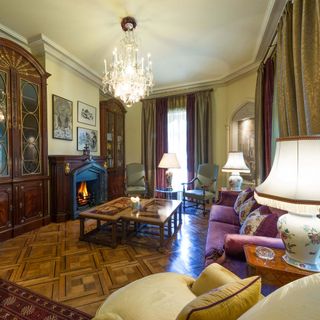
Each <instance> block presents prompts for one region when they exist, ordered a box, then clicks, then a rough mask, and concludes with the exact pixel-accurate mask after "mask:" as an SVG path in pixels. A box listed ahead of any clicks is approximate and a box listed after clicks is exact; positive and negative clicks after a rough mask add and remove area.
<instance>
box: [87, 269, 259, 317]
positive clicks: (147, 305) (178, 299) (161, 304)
mask: <svg viewBox="0 0 320 320" xmlns="http://www.w3.org/2000/svg"><path fill="white" fill-rule="evenodd" d="M238 280H240V279H239V278H238V277H237V276H236V275H234V274H233V273H232V272H230V271H228V270H227V269H225V268H223V267H222V266H221V265H219V264H211V265H210V266H208V267H207V268H206V269H205V270H204V271H203V272H202V273H201V275H200V276H199V278H198V279H197V280H195V279H193V278H192V277H189V276H186V275H183V274H178V273H174V272H164V273H157V274H153V275H150V276H147V277H145V278H142V279H139V280H137V281H135V282H132V283H130V284H128V285H126V286H125V287H123V288H121V289H119V290H117V291H116V292H114V293H112V294H111V295H110V296H109V297H108V298H107V299H106V301H105V302H104V303H103V304H102V305H101V306H100V308H99V309H98V311H97V313H96V316H95V317H94V318H93V320H174V319H176V318H177V317H178V315H179V314H180V313H181V311H182V310H183V309H184V307H185V306H186V305H188V304H189V303H190V302H192V301H194V300H195V299H196V298H197V297H199V296H201V295H202V294H204V293H206V292H208V291H210V290H212V289H214V288H217V287H220V286H222V285H224V284H226V283H231V282H235V281H238ZM259 292H260V287H259V288H257V293H258V296H259ZM179 316H181V315H179ZM180 319H183V318H179V320H180ZM191 319H192V318H191ZM208 319H209V318H208Z"/></svg>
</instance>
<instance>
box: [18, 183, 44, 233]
mask: <svg viewBox="0 0 320 320" xmlns="http://www.w3.org/2000/svg"><path fill="white" fill-rule="evenodd" d="M14 199H17V201H16V202H15V204H16V205H18V208H17V209H18V210H17V211H18V214H17V215H16V217H15V231H14V232H15V235H18V234H20V233H22V232H25V231H26V230H27V229H29V227H30V226H32V227H31V229H34V228H35V227H36V225H37V226H38V227H40V226H41V225H42V217H43V216H44V192H43V182H42V181H28V182H23V183H19V184H16V185H14ZM37 221H38V224H36V222H37Z"/></svg>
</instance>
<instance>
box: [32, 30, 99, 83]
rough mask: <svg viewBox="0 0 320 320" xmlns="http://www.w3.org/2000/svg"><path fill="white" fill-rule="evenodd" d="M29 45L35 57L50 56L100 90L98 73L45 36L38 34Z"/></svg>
mask: <svg viewBox="0 0 320 320" xmlns="http://www.w3.org/2000/svg"><path fill="white" fill-rule="evenodd" d="M28 44H29V46H30V49H31V51H32V53H33V54H34V55H36V56H42V55H45V54H48V55H50V56H51V57H53V58H55V59H56V60H58V61H59V62H60V63H62V64H64V65H66V66H68V67H69V68H71V69H72V70H74V71H76V72H77V73H78V74H80V75H81V76H82V77H84V78H85V79H86V80H88V81H89V82H91V83H93V84H94V85H95V86H97V87H99V88H100V86H101V76H100V75H99V74H98V73H97V72H95V71H94V70H93V69H91V68H90V67H89V66H88V65H86V64H85V63H84V62H83V61H81V60H80V59H78V58H77V57H76V56H74V55H73V54H71V53H70V52H69V51H67V50H66V49H64V48H63V47H61V46H60V45H58V44H57V43H55V42H54V41H52V40H51V39H49V38H48V37H47V36H45V35H44V34H38V35H37V36H34V37H32V38H30V39H28Z"/></svg>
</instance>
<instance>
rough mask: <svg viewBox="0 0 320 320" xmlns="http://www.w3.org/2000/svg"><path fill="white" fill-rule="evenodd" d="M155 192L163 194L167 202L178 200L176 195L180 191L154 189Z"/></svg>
mask: <svg viewBox="0 0 320 320" xmlns="http://www.w3.org/2000/svg"><path fill="white" fill-rule="evenodd" d="M155 192H156V193H162V194H165V196H166V199H168V200H178V193H179V192H182V191H181V190H175V189H170V188H156V190H155Z"/></svg>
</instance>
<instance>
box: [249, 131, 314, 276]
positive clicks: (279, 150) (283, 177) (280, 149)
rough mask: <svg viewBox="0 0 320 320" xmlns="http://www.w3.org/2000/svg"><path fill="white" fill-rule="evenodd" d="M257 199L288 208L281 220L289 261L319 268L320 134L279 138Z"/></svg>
mask: <svg viewBox="0 0 320 320" xmlns="http://www.w3.org/2000/svg"><path fill="white" fill-rule="evenodd" d="M254 196H255V199H256V200H257V201H258V202H259V203H261V204H263V205H267V206H271V207H275V208H278V209H282V210H286V211H288V213H287V214H284V215H282V216H281V217H280V218H279V220H278V230H279V232H280V235H281V238H282V241H283V242H284V245H285V248H286V253H285V255H284V256H283V259H284V261H286V262H287V263H288V264H290V265H293V266H295V267H298V268H300V269H304V270H308V271H320V261H319V254H320V250H319V249H320V136H300V137H288V138H281V139H278V140H277V146H276V153H275V158H274V161H273V165H272V169H271V171H270V174H269V176H268V177H267V179H266V180H265V181H264V182H263V183H262V184H260V185H259V186H258V187H256V189H255V195H254Z"/></svg>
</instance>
